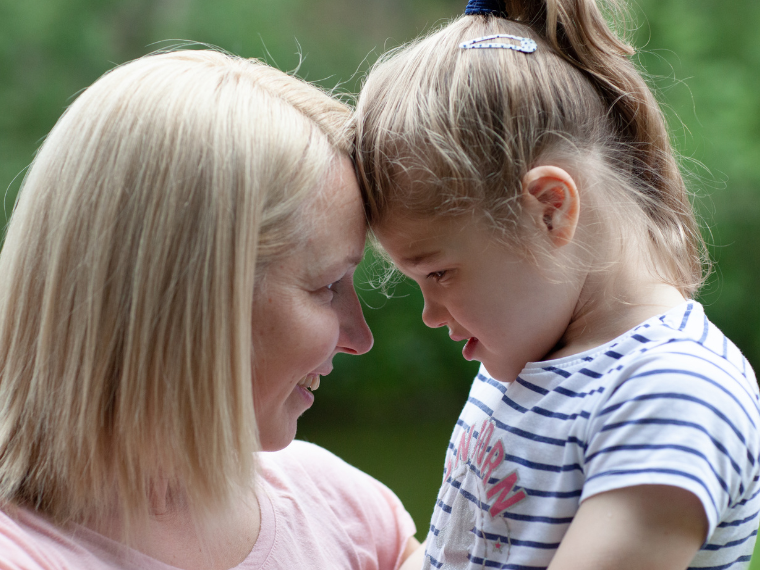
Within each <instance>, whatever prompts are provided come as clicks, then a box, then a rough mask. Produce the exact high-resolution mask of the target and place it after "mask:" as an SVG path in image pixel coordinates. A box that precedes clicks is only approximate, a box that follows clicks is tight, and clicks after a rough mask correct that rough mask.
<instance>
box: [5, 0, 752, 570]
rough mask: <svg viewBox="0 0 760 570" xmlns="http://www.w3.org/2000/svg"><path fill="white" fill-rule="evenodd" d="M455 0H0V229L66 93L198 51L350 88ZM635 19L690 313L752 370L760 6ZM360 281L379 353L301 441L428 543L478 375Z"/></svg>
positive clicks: (326, 396)
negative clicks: (384, 490)
mask: <svg viewBox="0 0 760 570" xmlns="http://www.w3.org/2000/svg"><path fill="white" fill-rule="evenodd" d="M464 3H465V1H464V0H360V1H354V2H351V1H349V0H320V1H319V2H314V1H306V0H214V1H213V2H212V1H208V0H205V1H204V0H67V1H66V2H63V1H60V0H23V1H21V0H0V185H2V186H4V187H5V188H7V190H6V191H5V192H4V209H3V211H0V226H4V225H5V222H6V219H7V215H8V214H9V212H10V211H11V209H12V207H13V202H14V199H15V196H16V193H17V191H18V188H19V184H20V180H21V178H22V176H23V170H24V168H25V167H26V165H28V164H29V162H30V161H31V159H32V157H33V153H34V151H35V149H36V148H37V147H38V145H39V144H40V142H41V141H42V139H43V137H44V136H45V134H46V133H47V132H48V131H49V130H50V128H51V127H52V126H53V124H54V123H55V121H56V119H57V118H58V116H59V115H60V114H61V113H62V111H63V110H64V108H65V107H66V106H67V105H68V104H69V103H70V102H71V101H72V100H73V98H74V97H75V95H76V93H77V92H79V91H80V90H81V89H83V88H84V87H86V86H87V85H89V84H90V83H92V82H93V81H94V80H95V79H97V77H98V76H100V75H101V74H102V73H103V72H104V71H106V70H108V69H109V68H111V67H113V66H114V65H115V64H119V63H122V62H124V61H127V60H129V59H132V58H135V57H138V56H140V55H143V54H145V53H148V52H151V51H153V50H155V49H159V48H161V47H166V46H167V45H173V44H176V43H177V42H178V40H193V41H198V42H205V43H208V44H213V45H216V46H220V47H222V48H224V49H226V50H228V51H231V52H233V53H236V54H239V55H242V56H246V57H258V58H261V59H264V60H266V61H267V62H269V63H271V64H272V65H274V66H276V67H278V68H280V69H283V70H294V69H295V68H298V75H300V76H301V77H303V78H306V79H308V80H310V81H314V82H317V83H319V84H321V85H323V86H325V87H328V88H333V87H335V86H340V89H341V90H342V91H343V92H347V93H355V92H356V91H357V90H358V89H359V86H360V84H361V77H362V74H363V73H364V72H365V71H366V69H367V67H368V65H369V64H371V63H372V62H373V61H374V60H375V59H376V57H377V56H378V54H379V53H381V52H382V51H384V50H385V49H387V48H389V47H393V46H396V45H398V44H400V43H402V42H405V41H408V40H410V39H412V38H413V37H415V36H416V35H417V34H419V33H421V32H424V31H427V30H430V29H431V28H433V27H435V26H437V25H440V24H442V23H444V22H445V20H446V19H448V18H452V17H454V16H456V15H458V14H459V13H460V12H461V11H462V9H463V6H464ZM633 13H634V15H635V21H634V23H633V25H632V26H631V30H632V34H633V37H634V39H635V43H636V45H637V46H638V47H639V48H641V54H640V56H639V58H640V62H641V64H642V65H643V66H644V68H645V69H646V70H647V72H648V73H649V74H650V75H651V79H652V84H653V85H654V86H655V87H656V89H657V91H658V95H659V97H660V100H661V101H662V102H663V103H664V104H665V106H666V108H667V113H668V117H669V120H670V122H671V125H672V128H673V138H674V143H675V144H676V146H677V147H678V149H679V151H680V152H681V154H682V155H683V157H684V160H683V162H684V166H685V168H686V169H688V171H689V172H690V173H691V174H690V187H691V189H692V190H693V191H694V193H695V195H696V197H695V201H696V203H697V204H698V209H699V212H700V215H701V217H702V219H703V222H704V226H705V236H706V238H707V240H708V242H709V243H710V248H711V254H712V257H713V259H714V260H715V261H716V271H715V273H714V275H713V277H712V278H711V280H710V282H709V284H708V286H707V287H706V288H705V290H704V293H703V294H702V296H701V297H700V300H701V301H702V302H703V303H705V304H706V307H707V312H708V315H709V316H710V318H711V319H712V320H713V321H714V322H715V323H716V324H717V325H718V326H720V327H721V328H722V329H723V330H724V331H725V332H726V333H727V334H728V335H729V337H730V338H732V339H733V340H734V342H736V344H737V345H738V346H739V347H740V348H741V349H742V351H743V352H744V353H745V354H746V355H747V357H748V358H749V360H750V362H752V363H753V364H754V365H755V366H758V365H760V303H757V302H756V300H755V298H754V295H755V294H756V291H757V289H756V285H755V282H756V281H757V280H758V278H760V225H759V224H758V223H759V222H760V199H759V195H758V192H759V191H760V103H759V102H758V94H759V93H760V42H758V41H757V39H756V33H757V29H758V28H759V27H760V3H758V2H757V1H756V0H732V1H731V2H725V3H722V2H721V3H719V2H715V1H714V0H641V1H640V2H639V3H638V4H637V5H635V6H634V7H633ZM157 42H158V43H157ZM299 65H300V67H299ZM707 228H709V229H707ZM371 275H372V269H371V267H362V268H360V275H359V288H360V294H361V296H362V298H363V300H364V302H365V305H366V306H365V313H366V316H367V321H368V322H369V324H370V326H371V327H372V330H373V331H374V333H375V347H374V349H373V350H372V352H371V353H370V354H368V355H365V356H362V357H359V358H356V357H352V358H348V357H344V358H341V357H340V356H339V357H338V358H336V368H335V372H334V373H333V374H332V375H331V376H330V377H329V378H326V379H324V380H323V382H322V387H321V388H320V390H319V392H318V393H317V401H316V404H315V406H314V407H313V408H312V410H310V411H309V412H308V413H307V414H306V415H305V416H304V417H303V418H302V419H301V422H300V427H299V437H301V438H304V439H308V440H310V441H314V442H317V443H320V444H322V445H324V446H325V447H327V448H329V449H331V450H333V451H335V452H336V453H338V454H339V455H341V456H342V457H344V458H345V459H347V460H348V461H349V462H351V463H354V464H355V465H357V466H358V467H360V468H362V469H364V470H366V471H368V472H369V473H371V474H373V475H375V476H376V477H378V478H379V479H380V480H382V481H383V482H385V483H386V484H387V485H389V486H390V487H391V488H392V489H393V490H394V491H396V493H397V494H398V495H399V496H400V497H401V499H402V500H403V501H404V503H405V504H406V505H407V508H408V509H409V511H410V512H411V513H412V515H413V516H414V518H415V521H416V523H417V526H418V529H419V532H418V536H419V537H420V539H422V538H423V537H424V535H425V532H426V528H427V525H428V519H429V516H430V513H431V511H432V506H433V503H434V501H435V497H436V491H437V488H438V485H439V483H440V478H441V475H442V468H443V465H442V463H443V455H444V452H445V449H446V443H447V440H448V437H449V434H450V431H451V429H452V427H453V425H454V422H455V421H456V417H457V414H458V412H459V409H460V407H461V405H462V403H463V402H464V400H465V398H466V395H467V390H468V388H469V383H470V380H471V378H472V377H473V375H474V373H475V371H476V370H477V365H476V364H473V363H467V362H465V361H464V360H463V359H462V358H461V355H460V350H461V346H458V345H455V344H454V343H452V342H451V341H449V339H448V337H447V335H446V332H445V331H442V330H436V331H431V330H427V329H425V327H424V326H423V325H422V323H421V321H420V317H419V315H420V311H421V307H422V301H421V298H420V296H419V293H418V291H417V290H416V288H415V287H412V286H411V285H409V284H408V283H401V284H399V285H398V286H397V287H396V289H395V294H394V296H393V298H392V299H386V298H385V297H383V296H382V295H380V294H378V293H377V292H375V291H373V290H372V288H371V287H370V286H368V285H367V281H368V280H369V277H370V276H371ZM757 558H758V557H756V562H755V565H756V568H757V569H758V570H760V562H758V561H757Z"/></svg>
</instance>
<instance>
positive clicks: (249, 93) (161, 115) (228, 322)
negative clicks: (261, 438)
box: [0, 50, 352, 524]
mask: <svg viewBox="0 0 760 570" xmlns="http://www.w3.org/2000/svg"><path fill="white" fill-rule="evenodd" d="M349 118H350V110H349V109H348V108H347V107H346V106H345V105H343V104H342V103H340V102H337V101H335V100H334V99H332V98H331V97H329V96H328V95H327V94H325V93H323V92H321V91H319V90H318V89H317V88H315V87H313V86H311V85H308V84H306V83H305V82H302V81H300V80H298V79H296V78H294V77H291V76H288V75H286V74H285V73H282V72H280V71H277V70H275V69H272V68H271V67H269V66H267V65H264V64H262V63H260V62H258V61H255V60H244V59H240V58H236V57H232V56H229V55H225V54H223V53H219V52H216V51H195V50H192V51H177V52H173V53H163V54H156V55H151V56H147V57H144V58H142V59H139V60H136V61H133V62H131V63H128V64H125V65H123V66H121V67H118V68H116V69H114V70H113V71H111V72H109V73H107V74H106V75H104V76H103V77H102V78H100V79H99V80H98V81H97V82H95V84H93V85H92V86H91V87H90V88H89V89H87V90H85V91H84V92H83V93H82V95H81V96H80V97H79V98H78V99H77V100H76V101H75V102H74V103H73V104H72V105H71V106H70V107H69V108H68V110H67V111H66V112H65V113H64V115H63V116H62V117H61V119H60V120H59V121H58V123H57V124H56V126H55V127H54V128H53V130H52V131H51V132H50V134H49V136H48V137H47V140H46V141H45V143H44V144H43V145H42V147H41V149H40V150H39V152H38V154H37V156H36V158H35V160H34V162H33V164H32V166H31V169H30V170H29V172H28V175H27V176H26V179H25V180H24V184H23V187H22V190H21V193H20V197H19V200H18V203H17V205H16V208H15V211H14V212H13V216H12V219H11V222H10V226H9V229H8V234H7V237H6V240H5V245H4V247H3V250H2V254H0V498H1V499H2V500H3V501H5V502H10V503H11V504H17V505H18V504H20V505H25V506H29V507H31V508H34V509H37V510H38V511H39V512H42V513H44V514H46V515H48V516H49V517H51V518H52V519H53V520H54V521H56V522H57V523H63V522H65V521H68V520H84V519H87V520H92V518H93V517H96V518H97V517H100V516H104V515H106V514H107V512H106V511H110V512H113V509H114V508H116V509H118V511H119V512H120V513H121V515H122V519H123V521H124V523H125V524H128V523H129V521H132V522H135V521H137V520H139V519H140V517H144V516H145V515H146V514H147V513H148V512H149V509H150V496H151V490H152V489H153V486H154V485H159V484H161V481H169V482H170V485H176V487H178V488H180V489H181V490H182V492H183V493H186V498H187V500H188V501H189V502H190V504H191V505H193V507H194V508H196V509H200V510H203V509H207V508H208V509H210V508H212V507H215V506H219V505H221V504H224V502H225V500H227V499H229V498H230V497H231V496H232V495H233V493H234V492H235V491H236V490H240V489H241V488H243V489H244V488H249V486H250V485H251V484H252V479H251V477H252V474H253V462H254V457H253V453H252V452H253V451H255V450H256V449H257V435H256V434H257V432H256V424H255V418H254V408H253V400H252V359H253V354H252V322H251V315H252V302H253V296H254V285H255V280H256V277H257V276H258V275H260V274H261V272H262V269H263V268H264V267H265V266H266V264H267V263H269V262H271V261H272V260H273V259H276V258H277V257H278V256H280V255H282V254H284V253H285V251H286V250H288V248H290V247H292V246H293V245H294V244H295V243H296V242H298V241H299V240H300V239H302V237H303V233H304V219H305V218H304V216H303V215H302V214H303V212H304V208H306V206H305V205H304V204H307V203H309V202H307V197H309V196H310V195H311V194H313V193H314V192H316V191H317V189H318V188H319V187H320V185H321V184H322V181H323V179H324V178H325V176H326V175H327V169H328V168H330V165H331V162H332V161H333V160H334V158H335V157H336V155H338V154H341V153H342V154H347V153H348V152H349V147H350V145H351V142H352V136H351V133H350V131H349V129H348V127H347V123H348V120H349ZM114 501H116V502H114Z"/></svg>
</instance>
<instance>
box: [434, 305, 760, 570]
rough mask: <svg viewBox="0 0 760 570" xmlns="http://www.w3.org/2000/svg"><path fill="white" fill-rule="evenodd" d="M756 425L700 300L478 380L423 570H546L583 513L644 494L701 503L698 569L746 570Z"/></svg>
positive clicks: (745, 378) (747, 394)
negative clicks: (592, 343) (615, 497)
mask: <svg viewBox="0 0 760 570" xmlns="http://www.w3.org/2000/svg"><path fill="white" fill-rule="evenodd" d="M758 426H760V394H759V393H758V386H757V382H756V380H755V376H754V373H753V372H752V369H751V368H750V366H749V364H748V363H747V360H746V359H745V358H744V357H743V356H742V354H741V353H740V352H739V350H738V349H737V348H736V346H734V345H733V344H732V343H731V342H730V341H729V340H728V339H726V337H725V336H724V335H723V334H722V333H721V332H720V331H719V330H718V329H717V328H716V327H715V326H714V325H712V324H711V323H710V322H709V321H708V320H707V317H706V316H705V314H704V311H703V309H702V306H701V305H700V304H699V303H697V302H694V301H689V302H687V303H685V304H683V305H681V306H679V307H676V308H674V309H672V310H671V311H669V312H667V313H665V314H664V315H661V316H658V317H654V318H652V319H649V320H648V321H646V322H644V323H642V324H641V325H639V326H637V327H636V328H634V329H633V330H631V331H629V332H628V333H626V334H624V335H623V336H621V337H619V338H617V339H615V340H614V341H612V342H610V343H608V344H605V345H603V346H601V347H598V348H596V349H593V350H590V351H587V352H584V353H581V354H576V355H573V356H569V357H566V358H561V359H558V360H551V361H544V362H536V363H530V364H528V365H527V366H526V367H525V368H524V369H523V371H522V372H521V373H520V375H519V376H518V377H517V379H516V380H515V381H514V382H512V383H509V384H506V383H502V382H498V381H496V380H494V379H493V378H491V377H490V376H489V375H488V373H487V372H486V370H485V369H484V368H482V367H481V370H480V373H479V374H478V376H477V378H476V379H475V382H474V383H473V386H472V389H471V391H470V396H469V398H468V401H467V403H466V405H465V407H464V409H463V411H462V414H461V415H460V418H459V420H458V421H457V425H456V427H455V429H454V433H453V435H452V439H451V441H450V443H449V448H448V451H447V454H446V462H445V471H444V481H443V485H442V487H441V490H440V492H439V495H438V501H437V504H436V507H435V511H434V513H433V518H432V521H431V526H430V531H429V534H428V543H427V553H426V562H425V568H426V569H427V568H441V569H447V570H448V569H452V570H453V569H457V570H460V569H461V570H464V569H469V570H473V569H475V568H497V569H509V570H521V569H528V568H530V569H531V570H535V569H537V568H546V567H547V566H548V565H549V562H550V561H551V559H552V557H553V556H554V553H555V551H556V549H557V548H558V546H559V543H560V541H561V540H562V537H563V536H564V534H565V532H566V531H567V528H568V526H569V525H570V522H571V521H572V520H573V516H574V515H575V513H576V512H577V510H578V506H579V504H580V502H581V501H582V500H584V499H586V498H587V497H590V496H592V495H595V494H597V493H602V492H604V491H609V490H613V489H619V488H623V487H629V486H634V485H642V484H660V485H673V486H676V487H681V488H683V489H687V490H689V491H691V492H692V493H694V494H695V495H696V496H697V497H699V499H700V501H701V502H702V505H703V506H704V509H705V513H706V514H707V518H708V521H709V534H708V539H707V541H706V543H705V544H704V545H703V547H702V549H701V550H700V551H699V552H698V554H697V555H696V557H695V558H694V560H693V561H692V563H691V566H690V568H711V569H715V570H717V569H724V568H726V569H728V568H730V569H731V570H739V569H740V568H746V567H747V566H748V564H749V559H750V556H751V554H752V549H753V546H754V543H755V537H756V535H757V528H758V523H760V519H759V518H758V511H760V482H759V480H760V463H759V461H758V459H759V458H760V434H758ZM642 546H643V545H642Z"/></svg>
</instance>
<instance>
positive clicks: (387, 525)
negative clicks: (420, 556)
mask: <svg viewBox="0 0 760 570" xmlns="http://www.w3.org/2000/svg"><path fill="white" fill-rule="evenodd" d="M259 460H260V461H259V485H260V488H261V489H262V490H263V492H264V493H265V494H266V498H267V499H268V500H269V501H271V505H272V508H273V511H274V517H275V518H276V519H277V521H280V522H277V523H275V525H274V526H275V528H276V529H277V533H278V535H280V534H281V533H284V534H283V536H279V537H278V542H279V543H284V544H291V543H292V541H296V540H297V541H300V542H303V541H304V540H306V541H307V542H309V541H312V542H313V543H314V544H321V545H322V546H323V547H324V549H326V550H325V552H327V551H329V552H331V553H332V554H331V555H330V556H331V559H332V563H330V564H328V566H325V567H333V568H342V567H346V568H348V567H350V568H379V569H390V568H395V567H396V566H397V563H398V560H399V556H400V554H401V552H402V551H403V549H404V547H405V546H406V543H407V541H408V540H409V537H411V536H413V535H414V532H415V527H414V523H413V522H412V519H411V517H410V516H409V514H408V513H407V512H406V510H405V509H404V507H403V505H402V504H401V501H399V499H398V498H397V497H396V495H395V494H394V493H393V492H392V491H391V490H390V489H388V488H387V487H386V486H385V485H383V484H382V483H380V482H379V481H377V480H376V479H374V478H373V477H371V476H370V475H367V474H366V473H364V472H362V471H360V470H359V469H356V468H355V467H353V466H351V465H349V464H348V463H346V462H345V461H343V460H342V459H340V458H339V457H337V456H336V455H334V454H333V453H331V452H329V451H328V450H326V449H324V448H322V447H319V446H317V445H314V444H312V443H308V442H304V441H294V442H293V443H291V444H290V445H289V446H288V447H286V448H285V449H283V450H281V451H276V452H267V453H261V454H259ZM280 523H282V524H280ZM262 525H263V518H262ZM285 534H286V535H287V537H284V535H285ZM339 560H345V564H342V563H340V562H339ZM311 564H312V567H315V568H316V567H320V568H321V567H322V566H320V565H319V564H318V563H317V562H316V561H312V563H311Z"/></svg>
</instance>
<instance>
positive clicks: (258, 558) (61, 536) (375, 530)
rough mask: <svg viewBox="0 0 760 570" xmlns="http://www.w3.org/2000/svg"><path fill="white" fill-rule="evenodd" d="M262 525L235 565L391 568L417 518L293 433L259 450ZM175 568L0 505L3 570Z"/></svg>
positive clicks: (262, 569) (252, 569) (266, 569)
mask: <svg viewBox="0 0 760 570" xmlns="http://www.w3.org/2000/svg"><path fill="white" fill-rule="evenodd" d="M259 459H260V466H261V468H260V474H261V476H260V477H259V486H258V491H257V496H258V499H259V504H260V508H261V531H260V533H259V537H258V539H257V541H256V544H255V545H254V547H253V550H252V551H251V552H250V554H249V555H248V556H247V557H246V559H245V560H244V561H243V562H242V563H241V564H239V565H238V566H236V567H235V570H295V569H298V570H300V569H304V570H312V569H313V570H322V569H324V570H344V569H345V570H395V569H396V568H398V566H399V562H400V561H399V557H400V555H401V553H402V552H403V550H404V547H405V546H406V543H407V541H408V540H409V538H410V537H411V536H413V535H414V532H415V529H414V523H413V522H412V519H411V517H410V516H409V514H408V513H407V512H406V511H405V510H404V507H403V506H402V505H401V502H400V501H399V500H398V498H397V497H396V496H395V495H394V494H393V493H392V492H391V491H390V490H389V489H388V488H387V487H385V486H384V485H383V484H382V483H380V482H378V481H376V480H375V479H373V478H372V477H370V476H369V475H367V474H365V473H362V472H361V471H359V470H358V469H355V468H354V467H351V466H350V465H348V464H347V463H345V462H344V461H342V460H341V459H339V458H338V457H336V456H335V455H333V454H332V453H330V452H329V451H326V450H324V449H322V448H320V447H318V446H316V445H313V444H310V443H305V442H301V441H295V442H293V443H292V444H291V445H290V446H288V447H287V448H286V449H284V450H282V451H278V452H275V453H261V454H259ZM74 569H76V570H114V569H124V570H138V569H139V570H172V569H174V567H173V566H168V565H166V564H163V563H161V562H159V561H157V560H155V559H153V558H150V557H148V556H145V555H144V554H142V553H140V552H138V551H136V550H133V549H131V548H128V547H126V546H124V545H122V544H120V543H118V542H114V541H112V540H110V539H108V538H106V537H104V536H102V535H99V534H97V533H95V532H93V531H91V530H89V529H86V528H84V527H80V526H73V527H70V528H67V529H65V530H61V529H59V528H58V527H55V526H53V525H51V524H50V523H48V522H47V521H46V520H45V519H43V518H41V517H39V516H37V515H35V514H34V513H33V512H31V511H29V510H26V509H19V510H16V512H15V513H14V515H13V517H11V516H9V515H8V514H6V513H5V512H3V511H0V570H74Z"/></svg>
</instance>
